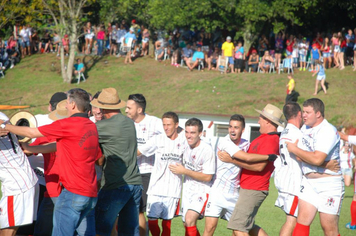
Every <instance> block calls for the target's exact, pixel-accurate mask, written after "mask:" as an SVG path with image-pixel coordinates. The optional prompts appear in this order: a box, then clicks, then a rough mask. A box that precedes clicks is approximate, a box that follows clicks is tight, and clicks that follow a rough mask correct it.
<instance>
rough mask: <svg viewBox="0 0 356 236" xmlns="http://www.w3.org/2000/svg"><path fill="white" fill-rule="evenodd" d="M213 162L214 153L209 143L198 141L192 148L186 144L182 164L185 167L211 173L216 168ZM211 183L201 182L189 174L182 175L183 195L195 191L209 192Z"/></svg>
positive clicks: (213, 172)
mask: <svg viewBox="0 0 356 236" xmlns="http://www.w3.org/2000/svg"><path fill="white" fill-rule="evenodd" d="M215 163H216V161H215V155H214V151H213V148H212V147H211V145H209V144H207V143H205V142H203V141H200V143H199V145H198V146H197V147H195V148H193V149H192V148H191V147H190V146H189V145H187V147H186V149H185V151H184V154H183V164H184V167H185V168H186V169H188V170H192V171H195V172H201V173H204V174H208V175H213V174H215V169H216V164H215ZM212 183H213V182H212V181H209V182H202V181H198V180H195V179H193V178H192V177H190V176H184V183H183V195H184V194H186V195H190V194H191V193H195V192H201V193H209V189H210V186H211V185H212Z"/></svg>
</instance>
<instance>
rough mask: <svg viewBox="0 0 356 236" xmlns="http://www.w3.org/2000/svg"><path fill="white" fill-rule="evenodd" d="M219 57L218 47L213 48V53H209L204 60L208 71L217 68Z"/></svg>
mask: <svg viewBox="0 0 356 236" xmlns="http://www.w3.org/2000/svg"><path fill="white" fill-rule="evenodd" d="M219 56H220V52H219V48H218V47H215V48H214V51H212V50H211V51H209V53H208V55H207V59H206V62H207V64H208V70H215V69H216V68H218V67H219V65H218V62H219Z"/></svg>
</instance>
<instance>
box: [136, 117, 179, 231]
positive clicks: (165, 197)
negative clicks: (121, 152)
mask: <svg viewBox="0 0 356 236" xmlns="http://www.w3.org/2000/svg"><path fill="white" fill-rule="evenodd" d="M178 122H179V120H178V116H177V114H176V113H174V112H166V113H164V114H163V116H162V123H163V129H164V132H165V133H164V134H159V135H154V136H153V137H152V138H151V139H149V140H148V141H146V143H145V144H144V145H142V146H140V147H139V150H138V152H137V155H138V156H140V155H141V154H142V155H145V156H151V155H152V153H155V163H154V166H153V170H152V173H151V179H150V183H149V186H148V191H147V195H148V198H147V209H146V210H147V217H148V226H149V230H150V232H151V234H152V236H160V235H161V230H160V228H159V226H158V219H162V235H170V232H171V220H172V219H173V217H174V216H175V215H177V210H179V209H178V208H179V199H180V196H181V188H182V175H180V174H174V173H173V172H172V171H170V170H169V168H168V167H169V165H170V164H176V163H179V164H182V162H183V153H184V150H185V147H186V139H185V137H184V134H183V132H180V133H178Z"/></svg>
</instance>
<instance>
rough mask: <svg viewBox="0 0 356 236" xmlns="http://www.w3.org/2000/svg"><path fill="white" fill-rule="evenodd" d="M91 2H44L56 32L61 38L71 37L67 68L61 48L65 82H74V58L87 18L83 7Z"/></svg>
mask: <svg viewBox="0 0 356 236" xmlns="http://www.w3.org/2000/svg"><path fill="white" fill-rule="evenodd" d="M89 1H90V0H58V1H55V0H42V3H43V6H44V8H45V10H46V13H48V14H49V15H51V16H52V18H53V21H54V24H55V25H54V28H55V31H56V32H57V33H58V35H59V37H60V38H63V37H64V35H65V34H68V35H69V40H70V42H71V44H70V50H69V59H68V63H67V66H66V65H65V58H64V49H63V47H61V72H62V77H63V81H64V82H67V83H70V82H71V81H72V75H73V66H74V57H75V53H76V50H77V48H78V42H77V39H78V37H79V36H80V34H81V33H82V31H81V28H82V26H83V22H84V20H85V18H84V17H83V7H85V6H86V5H88V4H90V2H89Z"/></svg>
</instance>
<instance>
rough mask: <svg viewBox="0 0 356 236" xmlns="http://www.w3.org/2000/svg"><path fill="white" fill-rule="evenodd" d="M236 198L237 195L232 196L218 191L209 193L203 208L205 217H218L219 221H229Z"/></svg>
mask: <svg viewBox="0 0 356 236" xmlns="http://www.w3.org/2000/svg"><path fill="white" fill-rule="evenodd" d="M238 198H239V194H238V193H237V194H235V195H232V194H226V193H223V192H219V191H211V192H210V194H209V199H208V203H207V204H206V208H205V216H206V217H216V218H218V217H220V218H221V219H224V220H227V221H229V220H230V217H231V214H232V212H233V211H234V208H235V205H236V202H237V199H238Z"/></svg>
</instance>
